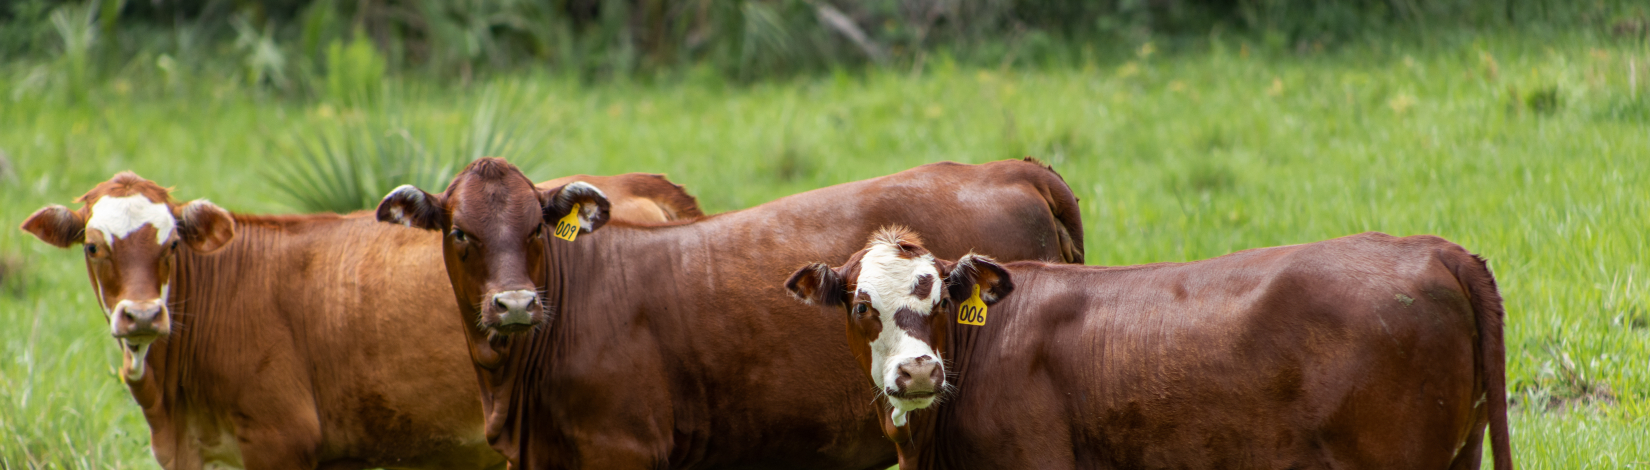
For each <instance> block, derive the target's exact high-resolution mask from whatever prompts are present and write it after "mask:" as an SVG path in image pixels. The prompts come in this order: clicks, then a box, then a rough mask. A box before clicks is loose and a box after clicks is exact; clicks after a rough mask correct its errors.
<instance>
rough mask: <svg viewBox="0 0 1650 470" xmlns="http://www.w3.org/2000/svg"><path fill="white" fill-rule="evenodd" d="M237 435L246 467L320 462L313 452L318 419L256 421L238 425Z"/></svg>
mask: <svg viewBox="0 0 1650 470" xmlns="http://www.w3.org/2000/svg"><path fill="white" fill-rule="evenodd" d="M236 437H237V438H238V440H239V441H240V447H241V459H242V461H243V462H245V463H246V470H265V469H268V470H289V469H290V470H297V469H303V470H313V469H315V468H317V467H318V466H319V465H320V458H319V456H318V455H316V453H317V450H318V448H317V447H318V444H319V443H320V441H321V427H320V423H319V422H317V421H309V422H307V423H259V424H258V425H256V426H254V427H240V429H238V430H237V431H236Z"/></svg>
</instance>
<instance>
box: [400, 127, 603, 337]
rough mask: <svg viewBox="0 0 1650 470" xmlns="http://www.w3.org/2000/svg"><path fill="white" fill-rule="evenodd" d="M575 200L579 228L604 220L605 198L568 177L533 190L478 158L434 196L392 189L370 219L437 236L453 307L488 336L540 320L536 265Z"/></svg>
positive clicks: (506, 167) (515, 173) (502, 165)
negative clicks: (456, 303)
mask: <svg viewBox="0 0 1650 470" xmlns="http://www.w3.org/2000/svg"><path fill="white" fill-rule="evenodd" d="M575 205H576V206H577V207H578V209H579V213H578V214H577V215H576V216H574V218H575V220H576V222H577V226H578V227H577V229H576V230H577V231H578V232H579V233H590V232H592V231H595V230H596V229H598V228H600V227H601V226H602V225H603V224H605V223H607V219H608V209H609V203H608V201H607V197H606V196H604V195H603V194H602V192H601V190H598V189H596V187H595V186H591V185H590V184H588V183H583V182H575V183H570V184H567V185H565V186H560V187H555V188H550V189H545V190H538V189H535V188H534V187H533V182H532V181H531V180H529V179H528V178H527V176H526V175H523V174H522V173H521V171H520V170H518V169H517V168H516V167H515V166H514V165H511V164H510V163H509V162H506V161H504V160H503V159H500V158H482V159H478V160H476V161H474V162H471V163H470V165H469V166H466V167H465V168H464V170H463V171H461V172H459V174H458V176H455V177H454V178H453V181H452V183H451V184H449V185H447V190H446V191H445V192H443V193H441V194H430V193H426V192H424V191H423V190H420V189H418V188H415V187H412V186H401V187H399V188H396V189H395V190H394V191H392V192H390V194H389V195H388V196H385V197H384V201H383V202H381V203H379V205H378V220H380V221H383V222H393V223H398V224H402V225H406V226H409V227H415V228H421V229H425V230H439V231H441V232H442V233H443V234H445V236H444V237H443V238H442V241H441V245H442V251H443V253H444V255H445V257H446V260H447V275H448V278H449V279H450V280H451V281H452V285H453V292H454V294H455V295H457V296H458V301H459V305H460V306H461V307H460V308H461V309H463V310H464V313H465V314H466V315H467V318H468V320H469V321H470V322H471V323H473V324H474V325H475V326H476V328H475V330H473V331H477V332H482V333H485V334H486V335H487V336H488V338H493V337H495V336H496V335H511V334H517V333H522V332H526V331H529V330H531V329H533V328H534V327H536V326H538V325H540V324H542V323H543V322H544V321H546V320H547V317H548V312H546V311H545V306H544V305H543V304H544V302H543V300H544V298H543V297H544V296H543V295H541V290H542V289H543V288H544V286H545V282H546V281H545V272H544V270H543V269H540V268H539V267H541V266H543V263H544V262H545V260H546V256H547V253H546V252H545V250H546V248H547V243H546V242H547V238H546V237H550V236H552V235H551V231H552V230H554V228H555V226H556V223H557V221H559V220H561V219H563V218H564V217H566V216H567V215H568V214H569V213H570V212H572V210H573V208H574V207H575ZM575 240H576V238H575ZM477 359H481V358H480V357H477ZM487 362H491V361H487Z"/></svg>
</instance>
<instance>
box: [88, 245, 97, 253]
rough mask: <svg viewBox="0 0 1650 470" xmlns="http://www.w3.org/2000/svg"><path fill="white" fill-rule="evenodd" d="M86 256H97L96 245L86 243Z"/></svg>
mask: <svg viewBox="0 0 1650 470" xmlns="http://www.w3.org/2000/svg"><path fill="white" fill-rule="evenodd" d="M86 256H97V245H94V244H91V243H87V244H86Z"/></svg>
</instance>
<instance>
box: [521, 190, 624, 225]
mask: <svg viewBox="0 0 1650 470" xmlns="http://www.w3.org/2000/svg"><path fill="white" fill-rule="evenodd" d="M539 203H540V205H541V206H542V207H543V208H544V223H547V224H550V225H555V224H556V222H558V221H560V220H561V219H562V218H564V217H567V214H568V213H570V212H572V211H573V205H574V204H578V206H579V213H578V215H577V216H575V218H576V219H578V221H579V233H581V234H582V233H590V232H594V231H596V229H599V228H602V226H603V225H607V219H608V217H609V216H610V215H611V212H610V211H611V210H612V208H613V206H612V203H611V202H608V200H607V195H606V194H602V190H600V189H596V187H595V186H591V185H590V183H586V182H583V181H575V182H572V183H568V184H567V185H565V186H562V187H560V188H555V189H551V190H548V191H545V192H542V193H539Z"/></svg>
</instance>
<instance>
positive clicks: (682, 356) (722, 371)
mask: <svg viewBox="0 0 1650 470" xmlns="http://www.w3.org/2000/svg"><path fill="white" fill-rule="evenodd" d="M1076 202H1077V201H1076V199H1075V198H1074V197H1073V196H1072V195H1071V192H1070V189H1069V188H1067V187H1066V185H1065V183H1064V182H1063V181H1061V180H1060V178H1059V175H1056V174H1055V173H1054V172H1053V171H1051V170H1050V169H1048V168H1046V167H1044V166H1041V165H1038V164H1034V163H1029V162H1022V161H1008V162H996V163H988V164H984V165H962V164H955V163H936V164H932V165H925V166H922V167H919V168H916V169H913V170H909V171H905V172H901V173H898V174H895V175H891V176H885V177H881V178H874V179H870V180H866V181H860V182H856V183H848V184H842V185H838V186H833V187H829V188H825V189H820V190H816V191H809V192H806V193H802V194H798V195H794V196H790V197H786V198H782V199H779V200H776V201H773V202H770V203H768V204H763V205H761V206H758V207H754V208H750V209H746V210H740V211H734V212H729V213H724V214H718V215H713V216H707V217H704V218H701V219H698V220H696V221H693V222H692V223H674V224H662V225H661V224H654V225H645V224H643V225H638V224H628V223H620V222H615V223H611V224H606V228H602V227H603V224H604V222H605V220H606V214H605V212H606V210H607V208H608V207H609V204H608V203H607V202H606V198H604V197H603V196H602V194H601V193H600V191H597V190H596V189H594V188H591V187H590V186H588V185H583V184H578V183H574V184H569V185H567V186H564V187H561V188H557V189H553V190H550V191H535V190H534V189H533V187H532V186H531V185H530V184H528V183H527V180H526V178H525V177H523V176H521V174H520V173H519V172H518V171H516V169H515V168H514V167H512V166H510V165H509V164H508V163H506V162H504V161H502V160H493V161H487V160H482V161H477V162H475V163H473V164H472V165H471V166H470V167H469V168H466V169H465V170H464V171H463V172H462V173H460V174H459V175H458V177H456V178H455V179H454V180H453V183H452V184H451V185H450V186H448V189H447V191H446V192H445V193H443V194H439V195H432V194H427V193H425V192H423V191H419V190H418V189H416V188H412V187H403V188H399V189H397V190H396V191H395V192H394V193H392V194H391V195H390V196H388V197H386V198H385V200H384V204H383V205H381V206H379V216H380V217H381V218H384V219H388V220H395V221H398V222H410V223H412V224H413V225H414V226H417V227H424V228H429V229H435V230H441V231H443V232H445V233H446V234H447V237H446V239H445V241H444V246H445V247H446V248H445V249H446V259H447V269H448V270H447V272H448V274H449V275H450V276H451V277H452V280H453V289H454V293H455V295H457V298H458V300H459V302H458V303H459V305H461V306H463V307H464V308H463V309H461V311H460V315H461V317H462V318H463V320H464V322H465V324H467V325H472V326H473V327H472V328H470V329H469V334H468V335H467V337H468V339H469V341H470V346H471V353H472V354H473V356H472V359H473V360H474V362H475V365H476V372H477V374H478V375H479V377H480V379H481V383H482V402H483V403H484V404H485V407H486V409H487V437H488V439H489V440H490V441H491V442H492V443H493V445H494V448H495V449H498V450H499V451H500V452H502V453H504V454H505V455H506V456H507V457H509V459H510V460H511V462H513V463H515V464H517V465H518V467H519V468H529V469H541V468H614V469H639V468H646V469H653V468H663V467H671V468H711V467H715V468H787V469H809V468H872V467H875V468H882V467H886V466H887V465H888V464H890V463H892V462H893V460H894V452H893V451H894V449H893V446H891V445H889V444H888V441H887V439H886V438H884V437H883V436H882V434H881V432H880V430H879V429H878V427H877V423H876V420H875V418H874V417H873V416H872V415H871V413H872V410H874V409H875V408H874V407H875V398H876V394H875V393H874V391H873V390H871V389H870V388H869V387H866V386H865V385H864V384H863V383H862V382H863V380H862V379H861V378H860V377H859V374H858V373H857V372H856V371H855V369H854V367H853V365H852V363H851V362H850V361H849V358H850V357H851V356H849V354H848V350H847V349H846V348H844V347H843V345H842V341H841V340H839V339H836V338H838V337H840V336H839V335H841V334H843V332H842V329H841V328H842V326H841V323H840V322H838V321H836V320H835V319H834V318H832V317H830V316H823V315H820V312H819V311H818V310H816V309H809V308H806V307H803V306H801V305H796V304H795V303H794V302H793V301H791V300H790V299H788V298H787V297H788V295H787V294H786V293H785V291H784V290H783V289H780V288H779V286H777V285H773V284H772V283H771V282H770V281H768V280H769V279H771V278H773V277H774V276H783V275H785V274H787V273H789V272H790V271H791V270H792V269H793V268H795V267H796V266H798V265H799V264H801V263H802V262H803V261H806V260H809V259H818V258H820V257H840V256H847V255H848V254H850V253H853V252H854V250H858V249H859V244H858V243H856V242H853V241H845V240H842V239H840V238H838V237H831V236H823V235H822V234H824V233H828V232H830V231H835V230H847V231H850V232H856V231H857V232H860V233H864V234H869V233H871V231H873V230H875V229H876V228H877V227H879V226H880V224H887V223H893V222H902V223H908V224H912V225H915V226H921V227H925V228H929V229H932V230H935V231H936V232H938V231H940V230H941V229H946V233H947V234H948V235H947V236H946V237H943V238H939V239H936V240H935V245H934V247H935V248H934V249H936V250H939V251H940V252H942V253H949V254H953V255H961V254H963V253H966V252H967V251H968V250H971V249H973V250H980V251H983V252H987V253H992V254H995V255H997V256H1000V257H1004V258H1012V259H1047V260H1055V261H1061V260H1064V261H1081V259H1082V254H1081V253H1082V245H1081V240H1082V232H1081V227H1082V225H1081V223H1080V222H1079V220H1078V213H1077V207H1076ZM575 207H577V209H576V213H575ZM395 214H401V215H402V216H403V217H393V216H394V215H395ZM568 214H573V215H572V217H571V220H569V221H568V227H569V228H571V229H570V230H561V227H558V222H559V221H561V220H563V218H564V217H568ZM597 229H601V231H600V232H596V233H594V234H589V233H590V232H592V231H594V230H597ZM558 233H559V234H563V235H570V234H572V233H580V234H587V235H576V238H575V240H574V241H572V242H569V241H567V240H563V239H558V238H556V237H555V235H556V234H558ZM820 363H825V364H836V365H838V366H837V367H834V368H833V367H825V368H820V367H819V366H818V365H819V364H820Z"/></svg>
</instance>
